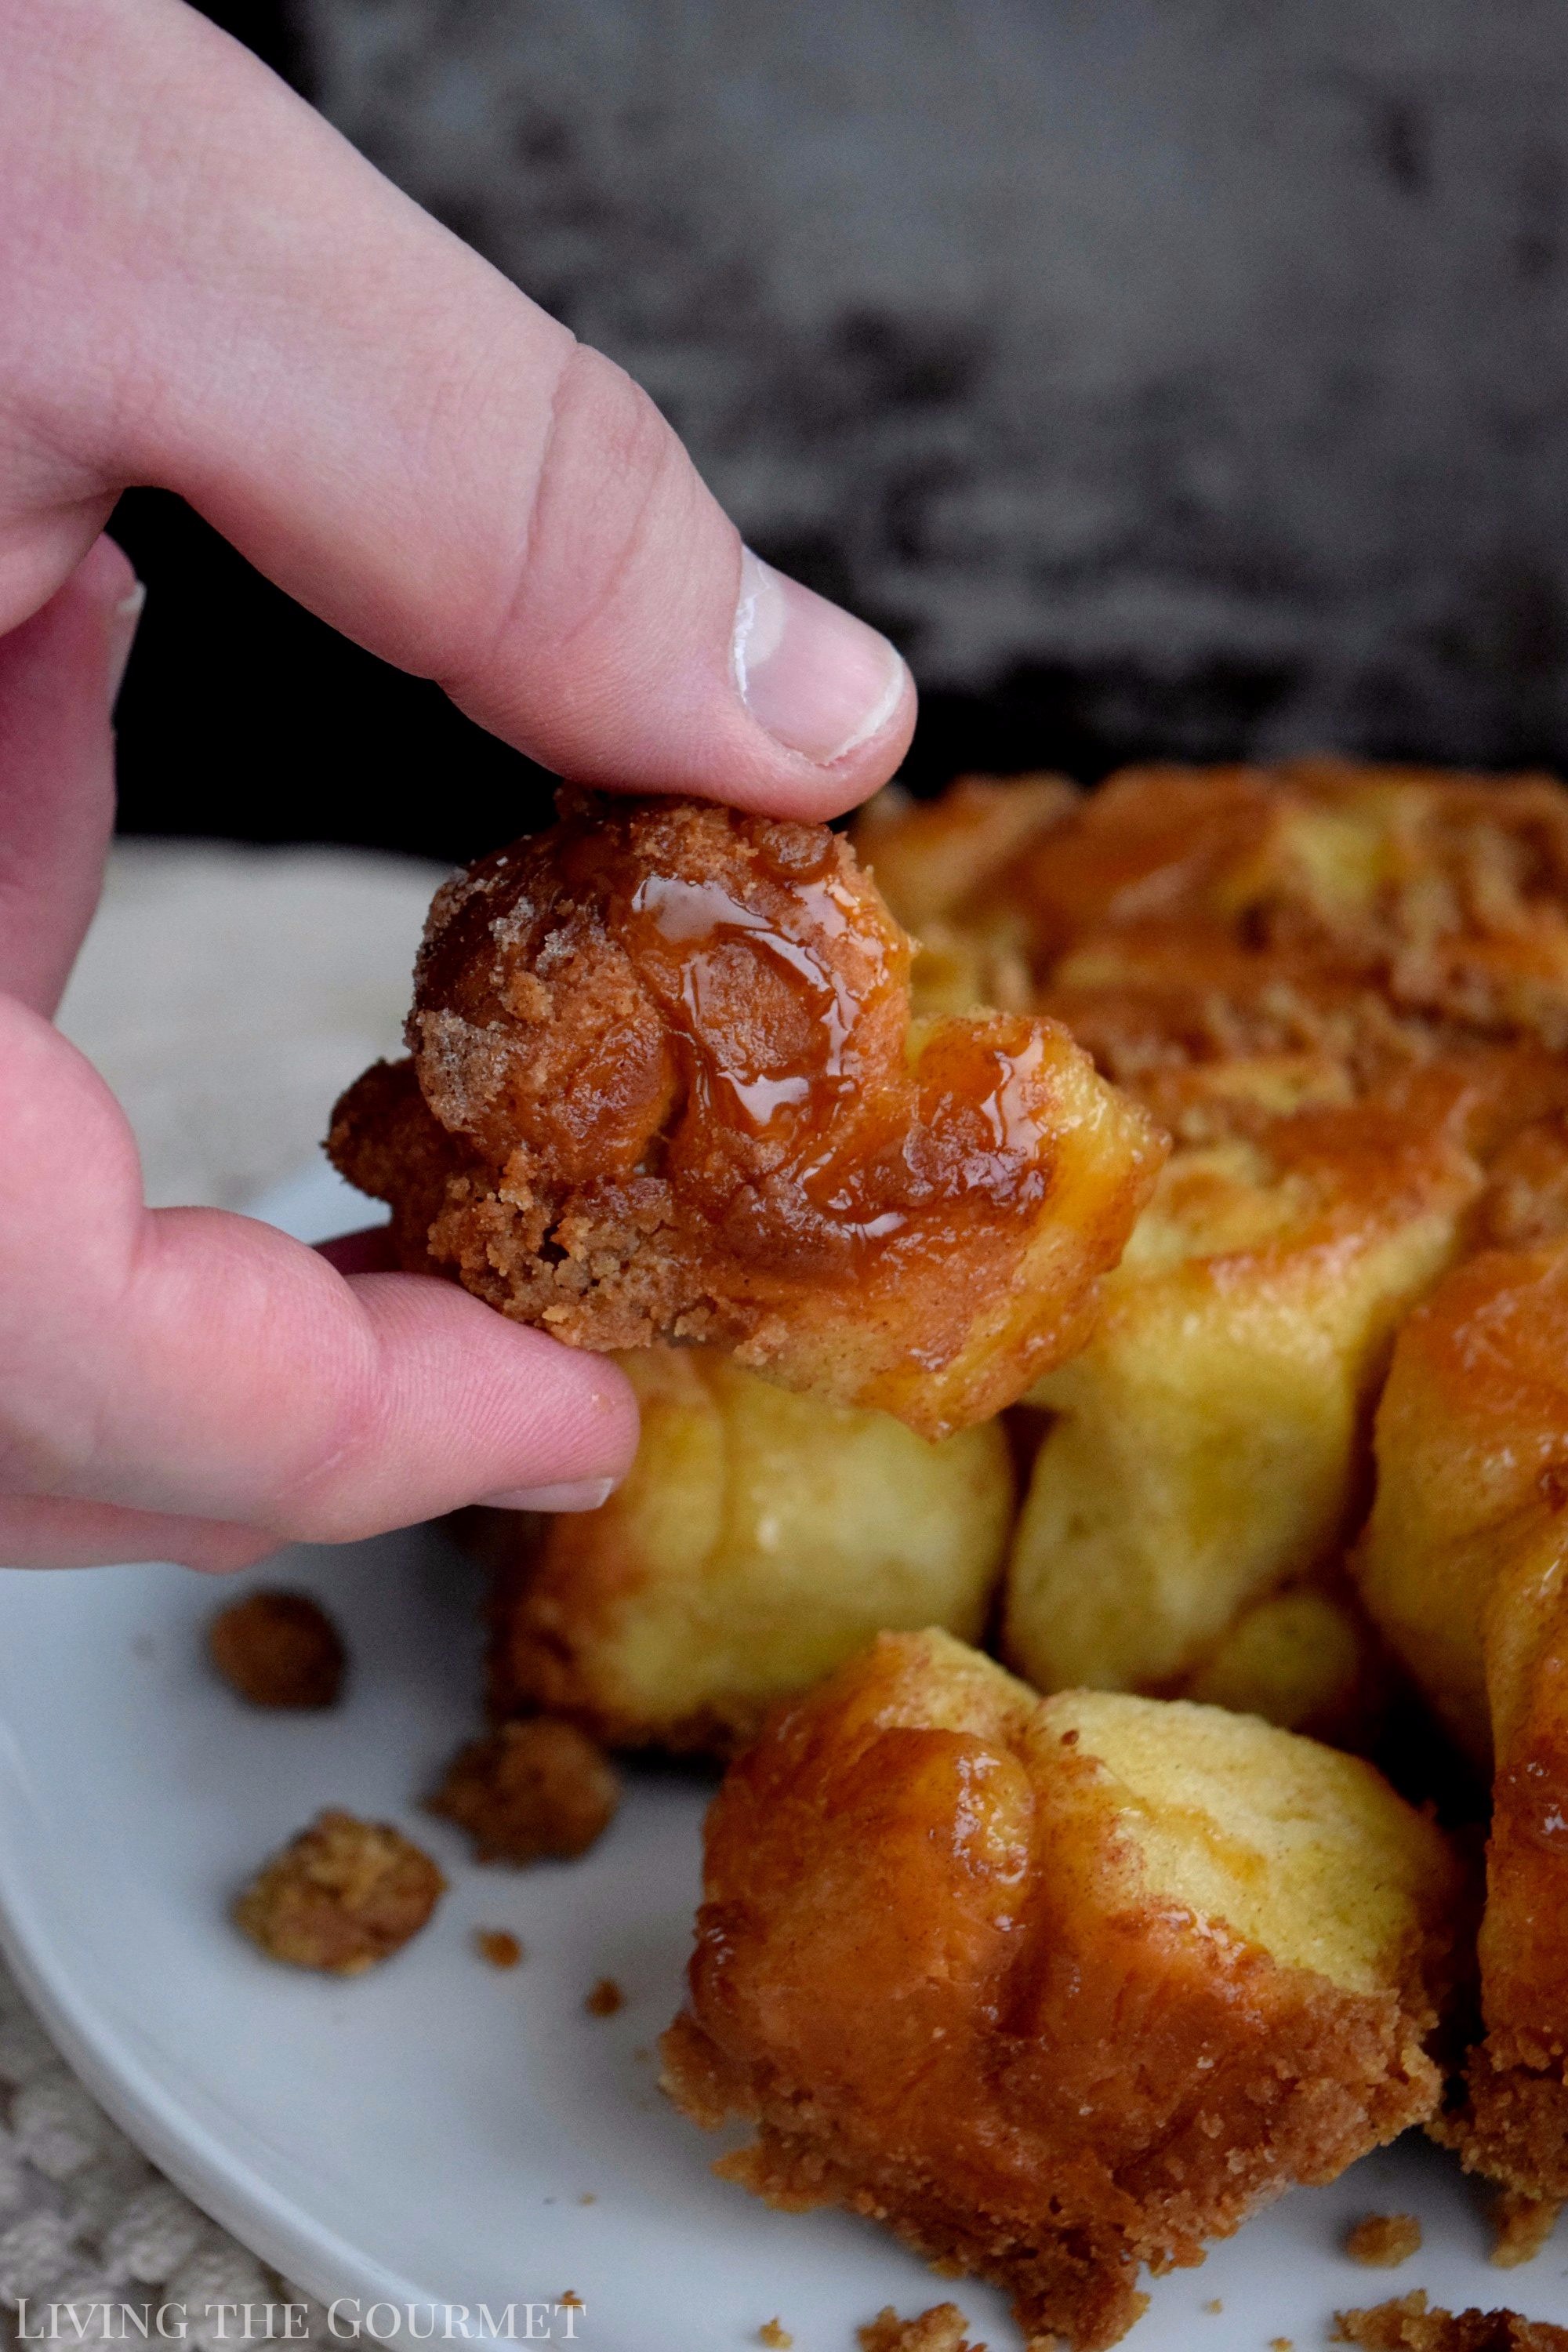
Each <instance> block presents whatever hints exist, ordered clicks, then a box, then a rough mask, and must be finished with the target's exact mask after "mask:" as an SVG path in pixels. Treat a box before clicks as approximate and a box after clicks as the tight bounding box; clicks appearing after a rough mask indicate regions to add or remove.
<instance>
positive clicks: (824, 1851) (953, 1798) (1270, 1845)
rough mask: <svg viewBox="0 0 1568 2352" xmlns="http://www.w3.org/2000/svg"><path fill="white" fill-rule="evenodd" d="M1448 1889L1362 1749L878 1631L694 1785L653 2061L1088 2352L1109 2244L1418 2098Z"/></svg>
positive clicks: (815, 2190)
mask: <svg viewBox="0 0 1568 2352" xmlns="http://www.w3.org/2000/svg"><path fill="white" fill-rule="evenodd" d="M1459 1885H1460V1882H1459V1874H1458V1871H1457V1869H1456V1866H1455V1864H1454V1863H1453V1860H1452V1858H1451V1856H1450V1854H1449V1853H1448V1851H1447V1846H1446V1844H1445V1842H1444V1840H1443V1838H1442V1836H1441V1834H1440V1832H1438V1831H1437V1830H1436V1828H1434V1827H1433V1826H1432V1825H1431V1823H1429V1822H1426V1821H1425V1820H1424V1819H1422V1818H1421V1816H1420V1815H1418V1814H1417V1813H1415V1811H1413V1810H1412V1809H1411V1808H1410V1807H1409V1806H1407V1805H1405V1804H1404V1803H1403V1802H1402V1801H1400V1800H1399V1799H1398V1798H1397V1797H1395V1796H1394V1793H1393V1791H1392V1790H1390V1789H1389V1788H1388V1787H1387V1786H1386V1784H1385V1783H1384V1781H1383V1780H1380V1778H1379V1777H1378V1775H1377V1774H1376V1773H1375V1772H1374V1771H1373V1769H1372V1768H1371V1767H1370V1766H1369V1765H1367V1764H1364V1763H1363V1762H1362V1761H1360V1760H1359V1759H1355V1758H1352V1757H1347V1756H1342V1755H1340V1754H1337V1753H1336V1752H1334V1751H1333V1750H1331V1749H1329V1748H1321V1747H1319V1746H1318V1745H1317V1744H1316V1743H1314V1742H1312V1741H1310V1740H1305V1739H1300V1738H1296V1737H1294V1736H1293V1735H1292V1734H1290V1733H1289V1732H1282V1731H1277V1730H1275V1729H1273V1728H1272V1727H1270V1726H1268V1725H1267V1724H1263V1723H1260V1722H1258V1721H1257V1720H1256V1719H1255V1718H1253V1717H1244V1716H1234V1715H1228V1714H1226V1713H1224V1712H1223V1711H1221V1710H1220V1709H1218V1708H1214V1707H1200V1706H1191V1705H1188V1704H1186V1703H1184V1702H1180V1701H1177V1702H1160V1701H1156V1700H1150V1699H1142V1698H1134V1697H1129V1696H1124V1695H1121V1694H1115V1693H1100V1692H1064V1693H1062V1694H1060V1695H1058V1696H1056V1697H1054V1698H1050V1699H1044V1700H1042V1699H1040V1698H1038V1697H1037V1696H1036V1695H1035V1694H1034V1693H1033V1692H1031V1691H1029V1690H1028V1689H1026V1687H1025V1686H1024V1685H1022V1684H1020V1683H1017V1682H1016V1681H1014V1680H1013V1678H1012V1677H1011V1676H1010V1675H1006V1674H1005V1673H1004V1672H1003V1671H1002V1669H1001V1668H1000V1667H998V1666H995V1665H994V1664H992V1663H991V1662H990V1661H989V1660H988V1659H986V1658H983V1657H981V1656H979V1655H978V1654H976V1653H974V1652H973V1651H971V1650H967V1649H965V1648H964V1647H963V1645H962V1644H960V1643H956V1642H953V1641H952V1640H951V1639H950V1638H949V1637H948V1636H946V1635H945V1634H941V1633H923V1634H889V1635H884V1636H882V1637H881V1639H880V1640H879V1641H878V1642H877V1643H875V1644H874V1645H873V1646H872V1647H871V1648H870V1649H869V1650H867V1651H864V1652H862V1653H861V1654H860V1655H859V1656H858V1657H857V1658H856V1659H854V1660H852V1661H851V1662H850V1664H847V1665H846V1666H844V1667H842V1668H841V1669H840V1670H839V1672H838V1673H837V1675H834V1676H833V1677H832V1679H831V1680H830V1681H829V1682H827V1683H826V1684H823V1685H820V1686H819V1687H818V1688H817V1689H816V1691H815V1692H813V1693H812V1694H811V1695H810V1696H808V1697H806V1698H805V1699H804V1700H802V1701H801V1702H800V1703H799V1704H798V1705H797V1706H794V1707H792V1708H789V1709H787V1710H784V1712H782V1713H781V1714H780V1715H779V1716H778V1717H775V1718H774V1719H773V1722H772V1724H771V1725H770V1727H769V1728H768V1729H767V1730H766V1731H765V1732H764V1733H763V1737H762V1738H760V1739H759V1741H758V1742H757V1744H756V1745H755V1746H754V1747H753V1748H751V1749H750V1750H749V1751H748V1752H747V1753H746V1754H745V1755H744V1756H743V1757H742V1758H741V1759H739V1761H738V1762H737V1763H736V1764H734V1765H733V1766H732V1767H731V1771H730V1773H729V1775H728V1777H727V1778H726V1780H725V1782H724V1785H723V1787H722V1789H721V1791H720V1793H719V1796H718V1799H717V1800H716V1801H715V1803H714V1806H713V1808H712V1810H711V1812H710V1816H709V1822H708V1829H707V1841H706V1868H705V1875H704V1900H703V1906H702V1909H701V1911H700V1915H699V1919H698V1929H697V1948H696V1953H695V1956H694V1958H693V1960H692V1963H691V1969H690V1980H689V2001H688V2005H687V2008H686V2010H685V2011H684V2012H683V2014H682V2016H681V2017H680V2018H679V2020H678V2021H677V2022H676V2024H675V2025H674V2026H673V2027H672V2028H671V2030H670V2032H669V2033H668V2034H667V2036H666V2037H665V2042H664V2062H665V2075H664V2080H665V2084H666V2087H667V2088H668V2090H669V2092H670V2093H671V2095H673V2096H674V2098H675V2099H676V2101H677V2103H678V2104H679V2105H680V2106H681V2107H683V2108H684V2109H685V2111H686V2112H687V2113H688V2114H689V2116H692V2117H693V2119H694V2120H696V2121H697V2122H699V2123H701V2124H704V2125H715V2124H718V2123H720V2122H721V2121H722V2120H724V2119H725V2118H726V2117H728V2116H740V2117H742V2118H744V2119H745V2120H747V2121H748V2122H750V2123H751V2124H752V2125H753V2126H755V2128H756V2135H757V2136H756V2139H755V2141H754V2143H753V2145H752V2147H749V2148H746V2149H743V2150H742V2151H740V2152H739V2153H738V2154H735V2155H733V2156H730V2157H726V2158H723V2159H722V2160H721V2163H720V2165H719V2168H718V2169H719V2170H720V2171H721V2174H722V2175H723V2176H724V2177H726V2178H727V2179H732V2180H735V2181H737V2182H739V2183H741V2184H742V2185H743V2186H745V2187H747V2188H749V2189H752V2190H753V2191H755V2192H756V2193H757V2194H759V2195H761V2196H763V2197H764V2198H766V2199H768V2200H770V2201H772V2202H773V2203H775V2204H778V2205H781V2206H784V2207H786V2208H803V2207H808V2206H813V2205H822V2204H842V2205H846V2206H848V2207H849V2208H851V2209H852V2210H856V2211H858V2212H861V2213H864V2214H868V2215H871V2216H874V2217H875V2218H877V2219H879V2220H880V2221H886V2222H887V2223H889V2225H890V2226H891V2227H892V2228H893V2229H895V2230H896V2231H898V2232H899V2233H900V2235H901V2236H902V2237H904V2238H905V2239H907V2240H908V2241H909V2242H910V2243H911V2244H912V2245H913V2246H914V2247H916V2249H917V2250H918V2251H919V2252H921V2253H923V2254H925V2255H926V2256H928V2257H929V2258H931V2259H932V2260H934V2261H936V2262H939V2263H941V2264H942V2266H943V2267H944V2268H947V2267H951V2268H952V2269H955V2270H962V2271H971V2272H976V2273H981V2274H982V2275H984V2276H987V2277H990V2278H992V2279H994V2280H995V2281H997V2282H998V2283H999V2284H1002V2285H1004V2286H1005V2287H1007V2288H1008V2289H1010V2290H1011V2292H1012V2294H1013V2296H1014V2299H1015V2310H1016V2315H1017V2317H1018V2321H1019V2325H1020V2326H1021V2327H1022V2328H1023V2330H1024V2332H1025V2333H1026V2335H1035V2334H1040V2335H1048V2334H1056V2335H1059V2336H1063V2337H1065V2338H1066V2339H1067V2341H1068V2343H1069V2344H1071V2345H1073V2346H1075V2347H1082V2352H1095V2347H1103V2346H1106V2345H1109V2344H1111V2343H1113V2342H1115V2341H1116V2340H1117V2338H1118V2337H1119V2336H1121V2335H1122V2333H1123V2332H1124V2331H1125V2329H1126V2328H1127V2327H1128V2326H1130V2325H1131V2322H1132V2320H1133V2319H1134V2318H1135V2317H1136V2316H1137V2315H1138V2312H1139V2310H1140V2308H1141V2307H1142V2301H1143V2298H1142V2296H1141V2295H1140V2294H1138V2292H1137V2276H1138V2270H1139V2265H1140V2263H1144V2262H1149V2263H1154V2264H1155V2265H1156V2266H1157V2267H1168V2266H1169V2265H1170V2264H1172V2263H1195V2262H1197V2261H1199V2260H1201V2258H1202V2252H1203V2246H1204V2242H1205V2240H1206V2239H1209V2238H1212V2237H1215V2236H1223V2235H1226V2234H1228V2233H1229V2232H1230V2231H1233V2230H1234V2229H1235V2228H1236V2227H1237V2224H1238V2223H1239V2222H1240V2221H1242V2220H1243V2219H1244V2218H1245V2216H1246V2215H1247V2213H1248V2212H1249V2211H1250V2210H1252V2209H1253V2208H1254V2206H1256V2205H1258V2203H1260V2202H1262V2201H1263V2200H1266V2199H1268V2198H1270V2197H1272V2196H1274V2195H1275V2194H1276V2193H1277V2192H1278V2191H1279V2189H1280V2188H1281V2187H1282V2186H1284V2185H1285V2184H1286V2183H1287V2182H1289V2181H1295V2180H1315V2181H1322V2180H1329V2179H1333V2178H1334V2177H1335V2176H1336V2175H1337V2174H1338V2173H1339V2172H1341V2171H1342V2169H1343V2168H1344V2167H1345V2166H1346V2165H1348V2164H1350V2163H1352V2161H1353V2160H1354V2159H1355V2158H1357V2157H1358V2156H1360V2155H1362V2154H1363V2153H1364V2151H1365V2150H1366V2149H1368V2148H1370V2147H1375V2146H1377V2145H1378V2144H1379V2143H1380V2142H1382V2141H1384V2140H1388V2139H1392V2138H1393V2137H1394V2135H1395V2134H1396V2133H1398V2132H1400V2131H1402V2130H1403V2129H1404V2128H1405V2126H1406V2125H1408V2124H1411V2123H1415V2122H1419V2121H1420V2120H1421V2119H1422V2118H1423V2117H1425V2116H1428V2115H1430V2114H1431V2113H1432V2111H1433V2109H1434V2107H1435V2106H1436V2102H1437V2098H1438V2092H1439V2081H1438V2075H1437V2072H1436V2067H1435V2066H1434V2064H1433V2063H1432V2061H1431V2059H1430V2057H1429V2056H1428V2055H1427V2054H1426V2040H1427V2037H1428V2035H1429V2034H1430V2032H1431V2031H1432V2028H1433V2026H1434V2023H1435V2021H1436V2016H1437V2012H1438V2007H1439V2001H1440V1999H1441V1996H1442V1993H1443V1990H1444V1988H1445V1985H1446V1983H1447V1973H1448V1969H1449V1959H1450V1955H1449V1948H1450V1944H1451V1942H1452V1939H1453V1936H1454V1932H1455V1927H1456V1911H1457V1907H1458V1895H1459Z"/></svg>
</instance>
